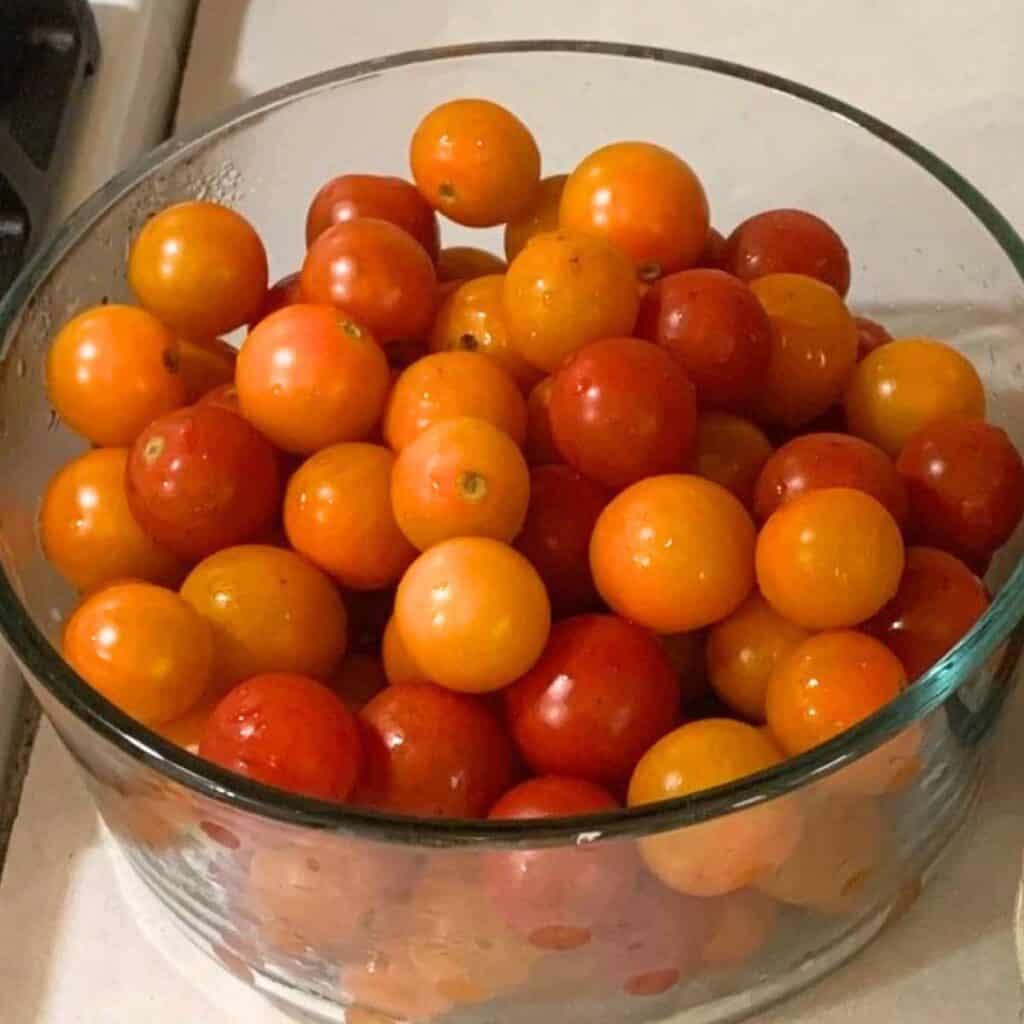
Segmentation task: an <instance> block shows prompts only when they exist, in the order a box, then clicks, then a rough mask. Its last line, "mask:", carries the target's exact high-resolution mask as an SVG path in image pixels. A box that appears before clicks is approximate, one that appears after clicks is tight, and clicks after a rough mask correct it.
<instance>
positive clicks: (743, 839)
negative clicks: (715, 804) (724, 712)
mask: <svg viewBox="0 0 1024 1024" xmlns="http://www.w3.org/2000/svg"><path fill="white" fill-rule="evenodd" d="M781 760H782V754H781V753H780V752H779V750H778V748H777V747H776V746H775V745H774V744H773V743H772V741H771V740H769V739H768V738H767V737H765V736H764V735H763V734H762V733H761V732H760V731H759V730H758V729H755V728H754V727H753V726H752V725H744V724H743V723H742V722H734V721H732V720H730V719H727V718H707V719H704V720H703V721H700V722H690V723H689V724H688V725H683V726H680V727H679V728H678V729H675V730H673V731H672V732H670V733H669V734H668V735H667V736H664V737H662V739H660V740H659V741H658V742H657V743H655V744H654V746H653V747H651V749H650V750H648V751H647V753H646V754H644V756H643V757H642V758H641V759H640V763H639V764H638V765H637V766H636V771H634V772H633V778H632V779H631V780H630V783H629V806H630V807H637V806H639V805H642V804H649V803H654V802H656V801H659V800H671V799H674V798H676V797H682V796H689V795H690V794H691V793H698V792H700V791H701V790H704V789H711V788H712V787H714V786H721V785H725V784H726V783H729V782H735V781H736V780H737V779H742V778H744V777H746V776H748V775H754V774H755V773H757V772H760V771H764V770H765V769H768V768H771V767H773V766H774V765H776V764H778V763H779V762H780V761H781ZM802 826H803V820H802V814H801V813H800V809H799V806H798V804H797V803H796V802H795V801H794V800H793V799H792V798H786V797H784V798H782V799H779V800H773V801H770V802H769V803H765V804H761V805H759V806H756V807H750V808H747V809H746V810H742V811H738V812H736V813H735V814H729V815H726V816H725V817H722V818H718V819H715V820H712V821H707V822H702V823H701V824H699V825H688V826H684V827H683V828H680V829H677V830H676V831H674V832H664V833H662V834H660V835H655V836H650V837H648V838H647V839H643V840H641V841H640V851H641V853H642V854H643V856H644V860H645V861H646V862H647V866H648V867H649V868H650V869H651V871H653V872H654V874H655V875H656V876H657V877H658V878H660V879H661V880H662V881H663V882H664V883H665V884H666V885H667V886H669V887H670V888H672V889H676V890H678V891H679V892H684V893H689V894H690V895H692V896H720V895H722V894H724V893H729V892H734V891H736V890H737V889H742V888H744V887H745V886H747V885H750V884H752V883H753V882H756V881H758V880H760V879H761V878H764V877H766V876H767V875H769V874H771V873H772V872H773V871H774V870H776V869H777V868H778V867H779V866H781V865H782V864H784V863H785V862H786V860H787V858H788V857H789V856H790V855H791V854H792V852H793V850H794V849H796V846H797V844H798V843H799V841H800V833H801V830H802Z"/></svg>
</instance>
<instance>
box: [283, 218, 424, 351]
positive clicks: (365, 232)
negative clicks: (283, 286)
mask: <svg viewBox="0 0 1024 1024" xmlns="http://www.w3.org/2000/svg"><path fill="white" fill-rule="evenodd" d="M301 286H302V294H303V296H304V297H305V298H306V300H307V301H308V302H315V303H321V304H323V305H328V306H334V307H335V308H337V309H339V310H341V311H342V312H344V313H345V314H346V315H348V316H350V317H352V318H353V319H354V320H358V321H359V322H360V323H362V324H365V325H366V326H367V328H369V330H371V331H372V332H373V334H374V336H375V337H376V338H377V339H378V340H379V341H380V342H381V343H382V344H386V343H387V342H390V341H398V340H401V339H404V338H421V337H422V336H423V335H424V334H425V333H426V332H427V330H428V328H429V327H430V321H431V319H432V318H433V316H434V310H435V307H436V304H437V277H436V275H435V273H434V264H433V263H432V262H431V260H430V256H429V255H428V254H427V251H426V249H424V248H423V246H422V245H420V244H419V242H417V241H416V240H415V239H414V238H413V237H412V236H411V235H409V234H407V233H406V232H405V231H403V230H402V229H401V228H398V227H395V225H394V224H389V223H388V222H387V221H384V220H375V219H374V218H372V217H361V218H359V219H357V220H351V221H345V222H343V223H340V224H335V225H334V227H331V228H328V229H327V230H326V231H325V232H324V233H323V234H322V235H320V236H319V238H317V240H316V241H315V242H314V243H313V244H312V246H310V249H309V252H307V253H306V259H305V262H304V263H303V264H302V277H301Z"/></svg>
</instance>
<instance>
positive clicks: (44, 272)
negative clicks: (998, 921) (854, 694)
mask: <svg viewBox="0 0 1024 1024" xmlns="http://www.w3.org/2000/svg"><path fill="white" fill-rule="evenodd" d="M559 52H563V53H572V54H594V55H597V56H605V57H617V58H625V59H629V60H645V61H654V62H657V63H663V64H671V65H679V66H683V67H688V68H693V69H697V70H701V71H708V72H712V73H715V74H719V75H723V76H725V77H729V78H737V79H740V80H742V81H745V82H748V83H751V84H754V85H758V86H761V87H763V88H766V89H769V90H772V91H775V92H779V93H783V94H785V95H787V96H790V97H792V98H794V99H797V100H801V101H803V102H806V103H808V104H810V105H812V106H816V107H818V108H819V109H821V110H823V111H825V112H826V113H830V114H833V115H835V116H837V117H840V118H842V119H845V120H847V121H849V122H851V123H852V124H854V125H857V126H859V127H860V128H862V129H864V130H865V131H866V132H868V133H869V134H871V135H873V136H875V137H876V138H878V139H879V140H881V141H882V142H885V143H887V144H888V145H890V146H891V147H893V148H894V149H895V150H897V151H898V152H900V153H902V154H903V156H905V157H907V158H908V159H909V160H911V161H913V162H914V163H916V164H917V165H918V166H919V167H921V168H922V169H923V170H924V171H926V172H927V173H928V174H930V175H931V176H932V177H933V178H935V179H936V180H937V181H938V182H939V183H940V184H942V185H944V186H945V187H946V188H947V189H948V190H949V191H950V192H952V193H953V195H954V196H955V197H956V198H957V199H959V200H960V202H961V203H962V204H963V205H964V206H966V207H967V208H968V210H969V211H970V212H971V213H972V214H973V215H974V216H975V218H976V219H977V220H978V221H979V222H980V223H981V224H982V225H983V226H984V227H985V228H986V229H987V230H988V232H989V234H990V235H991V236H992V238H993V239H994V240H995V242H996V243H997V244H998V245H999V247H1000V248H1001V249H1002V251H1003V252H1004V253H1005V254H1006V256H1007V258H1008V259H1009V261H1010V263H1011V264H1012V265H1013V267H1014V268H1015V269H1016V271H1017V273H1018V275H1019V276H1020V278H1021V281H1022V282H1024V241H1022V240H1021V238H1020V237H1019V236H1018V234H1017V232H1016V231H1015V230H1014V229H1013V227H1011V225H1010V223H1009V222H1008V221H1007V220H1006V218H1005V217H1004V216H1003V215H1002V214H1001V213H1000V212H999V211H998V210H997V209H996V208H995V207H994V206H993V205H992V203H990V202H989V201H988V199H986V198H985V196H984V195H983V194H982V193H981V192H980V191H978V189H977V188H975V187H974V186H973V185H972V184H971V183H970V182H969V181H967V180H966V179H965V178H964V177H963V176H962V175H960V174H959V173H958V172H957V171H955V170H954V169H953V168H952V167H951V166H949V165H948V164H947V163H946V162H945V161H944V160H942V159H941V158H940V157H939V156H937V155H936V154H935V153H933V152H932V151H931V150H929V149H927V148H926V147H924V146H922V145H921V144H920V143H917V142H915V141H914V140H913V139H911V138H910V137H908V136H907V135H905V134H903V133H902V132H900V131H898V130H897V129H895V128H893V127H891V126H890V125H888V124H886V123H885V122H883V121H881V120H879V119H878V118H876V117H873V116H872V115H870V114H867V113H865V112H864V111H862V110H859V109H858V108H856V107H854V106H852V105H850V104H848V103H845V102H843V101H842V100H839V99H837V98H835V97H833V96H830V95H828V94H826V93H824V92H821V91H819V90H817V89H814V88H811V87H809V86H806V85H801V84H799V83H797V82H793V81H791V80H790V79H787V78H784V77H782V76H780V75H776V74H773V73H771V72H767V71H762V70H759V69H756V68H751V67H748V66H745V65H742V64H737V63H734V62H731V61H727V60H722V59H719V58H716V57H709V56H705V55H701V54H695V53H687V52H683V51H677V50H670V49H665V48H662V47H656V46H642V45H635V44H631V43H610V42H602V41H597V40H572V39H523V40H507V41H493V42H478V43H463V44H455V45H448V46H440V47H433V48H427V49H418V50H407V51H402V52H399V53H395V54H391V55H388V56H384V57H377V58H373V59H370V60H364V61H358V62H356V63H353V64H347V65H344V66H341V67H338V68H334V69H331V70H328V71H324V72H320V73H317V74H314V75H310V76H307V77H305V78H301V79H298V80H296V81H293V82H290V83H288V84H286V85H283V86H280V87H278V88H275V89H272V90H269V91H267V92H264V93H261V94H259V95H257V96H254V97H252V98H250V99H248V100H246V101H245V102H243V103H241V104H239V105H237V106H235V107H232V108H231V109H230V110H228V111H227V112H226V113H223V114H221V115H219V116H217V117H214V118H211V119H209V120H208V121H206V122H204V123H202V124H200V125H198V126H197V127H196V128H194V129H192V130H191V131H189V132H187V133H184V134H182V135H180V136H174V137H172V138H170V139H168V140H167V141H165V142H163V143H162V144H161V145H159V146H157V147H156V148H154V149H152V150H150V151H148V152H147V153H146V154H144V155H143V156H142V157H141V158H140V159H138V160H136V161H135V162H133V163H132V164H131V165H130V166H129V167H128V168H126V169H125V170H123V171H121V172H119V173H118V174H116V175H115V176H114V177H112V178H111V179H110V180H109V181H108V182H107V183H106V184H105V185H103V186H102V187H101V188H99V189H98V190H97V191H96V192H95V193H93V195H92V196H91V197H90V198H88V199H87V200H86V201H85V202H84V203H82V204H81V205H80V206H79V207H78V208H77V209H76V210H75V211H74V212H73V213H72V214H71V216H70V217H68V218H67V219H66V220H65V221H64V223H63V224H62V225H60V226H59V227H58V228H57V229H56V230H55V231H53V232H52V233H51V234H50V235H49V236H48V239H47V241H46V242H45V243H44V244H43V245H42V246H41V247H40V249H39V250H38V251H37V252H36V253H35V255H34V256H33V257H32V258H31V259H30V260H29V262H28V263H27V265H26V266H25V267H24V268H23V269H22V271H21V273H20V275H19V276H18V278H17V279H16V280H15V282H14V284H13V285H12V286H11V288H10V289H9V291H8V293H7V295H6V296H4V297H2V298H0V339H2V340H0V345H2V348H0V360H3V361H6V359H7V357H8V351H7V349H8V344H9V339H11V338H12V337H13V334H14V329H15V327H16V326H17V323H18V321H19V319H20V317H21V315H22V312H23V311H24V310H25V309H26V308H27V307H28V306H29V304H30V302H31V300H32V298H33V296H34V294H35V292H36V291H37V289H38V288H39V287H40V286H41V285H42V284H43V283H44V282H45V280H46V279H47V277H48V276H49V274H50V273H51V272H52V271H53V269H54V268H55V267H56V266H57V265H58V264H59V263H60V261H61V260H62V259H63V258H64V257H65V256H66V255H67V254H68V252H70V250H71V249H72V248H74V247H75V246H76V245H77V244H78V243H79V242H80V241H81V240H82V239H83V237H84V236H85V235H86V234H87V233H88V232H89V230H90V229H91V228H92V226H93V225H94V223H95V222H96V221H97V220H98V219H99V218H100V217H101V216H103V215H104V214H105V213H106V212H107V211H108V210H109V209H110V208H111V207H113V206H114V205H115V204H116V203H117V202H118V201H119V200H120V199H121V198H123V196H124V195H125V194H126V193H127V192H128V191H130V190H131V189H133V188H134V187H136V186H137V185H138V184H139V183H140V182H141V181H142V180H143V179H144V178H146V177H147V176H148V175H150V174H152V173H154V172H157V171H158V170H159V168H160V167H161V166H162V165H164V164H166V163H169V162H171V161H177V160H180V159H182V158H183V156H184V155H186V154H188V153H189V152H190V151H196V150H199V149H201V148H202V147H204V146H205V145H207V144H208V143H209V142H210V141H211V139H212V138H213V137H217V136H221V135H226V134H229V133H230V132H231V131H232V130H234V129H235V128H236V127H237V126H239V125H241V124H243V123H244V122H247V121H250V120H252V119H254V118H258V117H260V116H262V115H264V114H265V113H267V112H269V111H271V110H273V109H274V108H276V107H279V106H284V105H287V104H288V103H290V102H292V101H294V100H297V99H300V98H301V97H303V96H306V95H310V94H313V93H316V92H320V91H326V90H328V89H331V88H333V87H335V86H338V85H340V84H342V83H346V82H352V81H355V80H358V79H366V78H369V77H374V76H376V75H379V74H380V73H382V72H384V71H387V70H390V69H396V68H405V67H410V66H413V65H417V64H429V63H439V62H443V61H452V60H458V59H462V58H467V57H482V56H509V55H514V54H529V53H559ZM1022 617H1024V559H1021V561H1019V562H1018V564H1017V565H1016V566H1015V568H1014V570H1013V572H1012V574H1011V575H1010V577H1009V578H1008V579H1007V581H1006V582H1005V584H1004V585H1003V587H1002V589H1001V590H1000V591H999V592H998V593H997V594H996V596H995V597H994V599H993V601H992V603H991V605H990V606H989V608H988V609H987V610H986V611H985V613H984V615H982V617H981V618H980V619H979V620H978V622H977V623H975V625H974V627H973V628H972V629H971V631H970V632H969V633H968V634H967V635H966V636H965V637H964V638H962V639H961V641H960V642H959V643H958V644H957V645H956V646H955V647H953V648H952V649H951V650H950V651H949V652H947V653H946V655H945V656H944V657H943V658H942V659H941V660H940V661H938V662H937V663H936V664H935V665H933V666H932V667H931V668H930V669H929V670H928V671H927V672H926V673H925V674H924V675H923V676H921V677H920V679H919V680H918V681H917V682H916V683H915V684H914V685H913V686H911V687H908V688H907V690H906V691H905V692H904V693H903V694H901V695H900V696H899V697H898V698H897V699H896V700H894V701H893V702H892V703H890V704H889V705H888V706H886V707H885V708H883V709H881V710H880V711H878V712H876V713H875V714H874V715H873V716H871V717H870V718H868V719H866V720H864V721H863V722H861V723H859V724H858V725H856V726H854V727H853V728H851V729H849V730H847V731H846V732H845V733H843V734H842V735H841V736H838V737H836V738H835V739H833V740H831V741H829V742H828V743H825V744H822V745H821V746H819V747H816V748H814V749H813V750H811V751H808V752H807V753H805V754H802V755H800V756H798V757H795V758H790V759H788V760H785V761H783V762H781V763H780V764H779V765H777V766H775V767H773V768H770V769H768V770H766V771H762V772H759V773H757V774H756V775H751V776H748V777H746V778H743V779H740V780H737V781H735V782H732V783H729V784H727V785H723V786H718V787H715V788H713V789H708V790H704V791H702V792H699V793H696V794H693V795H690V796H685V797H679V798H675V799H672V800H666V801H662V802H659V803H653V804H647V805H643V806H639V807H633V808H624V809H622V810H618V811H614V812H607V813H602V814H594V815H586V816H580V817H574V818H557V819H539V820H532V821H516V822H498V821H487V820H480V821H477V820H464V819H441V818H418V817H410V816H406V815H397V814H385V813H380V812H376V811H371V810H365V809H361V808H356V807H349V806H345V805H340V804H334V803H328V802H324V801H320V800H316V799H313V798H310V797H304V796H301V795H298V794H294V793H290V792H285V791H283V790H279V789H276V788H274V787H271V786H266V785H263V784H261V783H258V782H255V781H253V780H250V779H247V778H244V777H242V776H239V775H236V774H234V773H233V772H230V771H227V770H225V769H222V768H219V767H218V766H216V765H212V764H210V763H208V762H206V761H204V760H202V759H201V758H199V757H197V756H196V755H193V754H190V753H189V752H188V751H187V750H184V749H183V748H181V747H178V746H177V745H176V744H174V743H172V742H170V741H169V740H165V739H163V738H162V737H161V736H159V735H158V734H156V733H155V732H153V731H151V730H150V729H148V728H146V727H145V726H142V725H141V724H140V723H138V722H136V721H135V720H134V719H132V718H130V717H129V716H127V715H126V714H124V713H123V712H122V711H120V710H119V709H118V708H116V707H115V706H114V705H112V704H111V703H109V702H108V701H107V700H106V699H105V698H103V697H102V696H100V695H99V693H97V692H96V691H95V690H93V689H92V688H91V687H90V686H89V685H88V684H87V683H85V681H84V680H82V679H81V677H79V676H78V674H77V673H75V672H74V671H73V670H72V669H71V668H70V666H68V665H67V664H66V663H65V662H64V661H63V659H62V658H61V656H60V654H59V653H58V651H57V650H56V648H55V647H54V646H53V644H51V643H50V641H49V640H48V639H47V637H46V636H45V635H44V633H43V632H42V631H41V630H40V629H39V628H38V627H37V626H36V624H35V622H34V621H33V620H32V617H31V615H30V614H29V612H28V611H27V609H26V608H25V606H24V605H23V604H22V602H21V600H20V598H19V596H18V593H17V588H16V586H15V585H14V584H13V582H12V580H11V578H10V577H9V576H8V573H7V566H6V564H3V565H2V566H0V633H2V634H3V636H4V637H5V639H6V642H7V644H8V646H9V648H10V650H11V651H12V653H13V654H14V656H15V658H16V659H17V661H18V662H19V664H20V665H21V667H22V669H23V670H24V671H26V672H27V674H28V675H29V677H30V678H33V679H35V680H36V681H37V682H38V684H39V685H40V686H42V687H43V688H45V690H47V691H48V692H49V694H50V695H52V697H54V698H55V699H56V700H57V701H58V702H59V703H60V704H61V705H63V707H64V708H65V709H66V710H67V711H69V712H70V713H71V714H72V715H73V716H74V717H75V718H77V719H78V720H79V721H81V722H82V723H83V724H84V725H85V726H87V727H88V728H89V729H90V730H92V731H93V732H95V733H98V734H99V736H100V737H102V738H103V739H104V740H106V741H108V742H110V743H112V744H113V745H114V746H115V747H117V748H118V749H119V750H121V751H122V752H124V753H126V754H127V755H128V756H129V757H131V758H132V759H133V760H135V761H138V762H141V763H142V764H143V765H145V766H147V767H149V768H151V769H153V770H155V771H156V772H157V773H158V774H159V775H161V776H164V777H166V778H168V779H170V780H171V781H173V782H176V783H179V784H181V785H183V786H185V787H186V788H187V789H189V790H191V791H193V792H195V793H198V794H200V795H201V796H204V797H207V798H210V799H212V800H214V801H216V802H218V803H220V804H225V805H227V806H229V807H231V808H233V809H234V810H237V811H243V812H247V813H250V814H255V815H257V816H258V817H261V818H267V819H271V820H276V821H278V822H282V823H285V824H290V825H294V826H299V827H303V828H312V829H321V830H327V831H332V832H336V833H338V834H348V835H353V836H358V837H361V838H365V839H372V840H376V841H381V842H388V843H396V844H404V845H412V846H417V847H458V846H463V847H465V846H486V847H488V848H491V847H522V846H531V847H532V846H546V845H555V844H564V843H580V842H587V841H595V840H598V839H605V838H612V837H640V836H644V835H648V834H652V833H657V832H662V831H666V830H669V829H673V828H680V827H683V826H686V825H690V824H695V823H698V822H702V821H707V820H708V819H711V818H715V817H718V816H721V815H724V814H729V813H732V812H737V811H741V810H743V809H745V808H749V807H752V806H755V805H757V804H761V803H764V802H766V801H769V800H772V799H775V798H778V797H780V796H783V795H785V794H787V793H791V792H793V791H794V790H797V789H800V788H802V787H803V786H805V785H807V784H809V783H811V782H813V781H815V780H816V779H818V778H821V777H823V776H825V775H828V774H831V773H832V772H834V771H836V770H838V769H840V768H842V767H843V766H845V765H847V764H849V763H851V762H852V761H854V760H856V759H857V758H859V757H861V756H863V755H864V754H867V753H869V752H870V751H871V750H873V749H875V748H877V747H878V746H880V745H881V744H882V743H884V742H885V741H886V740H888V739H890V738H891V737H892V736H894V735H895V734H896V733H897V732H899V731H901V730H902V729H904V728H906V727H908V726H910V725H911V724H912V723H914V722H916V721H918V720H920V719H921V718H922V717H923V716H925V715H927V714H928V713H929V712H931V711H933V710H934V709H936V708H937V707H938V706H939V705H940V704H942V703H943V702H944V701H945V700H946V699H947V698H949V697H950V696H951V695H952V694H953V693H954V692H955V691H956V690H957V689H958V688H959V687H960V686H961V685H962V684H963V683H964V682H965V681H967V680H968V679H969V678H970V677H971V676H972V675H973V673H975V672H976V671H978V670H979V669H980V668H981V667H982V666H983V665H984V664H985V662H986V661H987V660H988V659H989V658H990V657H991V656H992V655H993V653H994V652H995V651H996V649H997V648H998V647H999V645H1000V644H1001V643H1003V641H1004V640H1006V639H1007V637H1008V636H1009V635H1010V633H1011V631H1013V630H1014V628H1015V627H1017V626H1018V625H1019V623H1020V621H1021V619H1022Z"/></svg>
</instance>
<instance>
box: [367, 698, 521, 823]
mask: <svg viewBox="0 0 1024 1024" xmlns="http://www.w3.org/2000/svg"><path fill="white" fill-rule="evenodd" d="M360 721H361V725H362V733H363V741H364V748H365V751H366V763H365V767H364V771H363V777H362V779H361V780H360V783H359V786H358V788H357V790H356V792H355V794H354V797H353V798H354V800H355V802H357V803H359V804H362V805H364V806H367V807H374V808H376V809H378V810H382V811H391V812H394V813H398V814H418V815H423V816H426V817H438V818H480V817H483V816H484V815H485V814H486V813H487V811H488V809H489V808H490V806H491V805H492V804H493V803H494V801H495V800H496V799H497V798H498V797H499V796H500V795H501V794H502V793H503V792H505V790H507V789H508V788H509V786H510V785H511V784H512V779H513V771H514V766H513V754H512V745H511V744H510V743H509V740H508V737H507V736H506V735H505V732H504V730H503V729H502V727H501V725H500V723H499V722H498V720H497V719H496V718H495V717H494V716H493V715H492V714H491V712H490V711H488V710H487V708H486V707H484V705H483V704H482V703H480V701H479V700H478V699H477V698H475V697H470V696H467V695H466V694H461V693H452V692H451V691H449V690H444V689H442V688H441V687H439V686H434V685H433V684H431V683H426V682H415V683H398V684H396V685H392V686H389V687H388V688H387V689H386V690H384V691H382V692H381V693H379V694H378V695H377V696H376V697H374V698H373V699H372V700H371V701H370V702H369V703H368V704H367V705H366V707H364V708H363V710H362V712H360Z"/></svg>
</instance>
